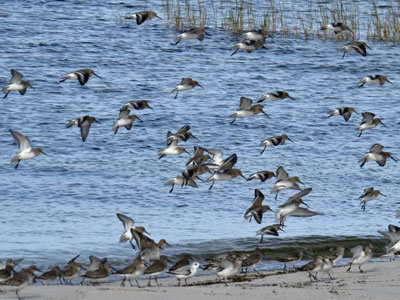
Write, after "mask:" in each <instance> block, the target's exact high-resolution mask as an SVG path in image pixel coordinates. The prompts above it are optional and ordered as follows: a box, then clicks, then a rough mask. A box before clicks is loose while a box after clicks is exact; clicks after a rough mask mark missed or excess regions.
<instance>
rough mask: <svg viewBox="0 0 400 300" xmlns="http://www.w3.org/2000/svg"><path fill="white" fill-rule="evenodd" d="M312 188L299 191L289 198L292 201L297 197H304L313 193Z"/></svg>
mask: <svg viewBox="0 0 400 300" xmlns="http://www.w3.org/2000/svg"><path fill="white" fill-rule="evenodd" d="M311 191H312V188H306V189H304V190H302V191H300V192H298V193H297V194H296V195H294V196H292V197H290V198H289V200H290V201H292V200H294V199H297V198H302V197H304V196H307V195H308V194H309V193H311Z"/></svg>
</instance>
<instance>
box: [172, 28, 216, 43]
mask: <svg viewBox="0 0 400 300" xmlns="http://www.w3.org/2000/svg"><path fill="white" fill-rule="evenodd" d="M204 35H208V36H210V34H208V33H207V32H206V30H205V29H204V28H192V29H189V30H186V31H184V32H182V33H181V34H180V35H178V36H177V37H176V39H175V45H178V44H179V42H180V41H182V40H190V39H198V40H199V41H202V40H203V39H204Z"/></svg>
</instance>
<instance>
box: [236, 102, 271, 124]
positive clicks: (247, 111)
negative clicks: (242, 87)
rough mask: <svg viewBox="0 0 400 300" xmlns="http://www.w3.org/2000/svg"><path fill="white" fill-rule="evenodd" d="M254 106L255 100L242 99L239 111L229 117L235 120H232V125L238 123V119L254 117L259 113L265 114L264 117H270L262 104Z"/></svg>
mask: <svg viewBox="0 0 400 300" xmlns="http://www.w3.org/2000/svg"><path fill="white" fill-rule="evenodd" d="M252 104H253V100H251V99H249V98H246V97H240V105H239V109H238V110H237V111H236V112H235V113H234V114H232V115H230V116H229V118H234V119H233V120H232V122H231V124H233V123H234V122H235V121H236V118H244V117H252V116H255V115H257V114H259V113H263V114H264V115H266V116H267V117H269V116H268V115H267V114H266V113H265V112H264V106H263V105H261V104H256V105H252Z"/></svg>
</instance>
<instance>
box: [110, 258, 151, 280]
mask: <svg viewBox="0 0 400 300" xmlns="http://www.w3.org/2000/svg"><path fill="white" fill-rule="evenodd" d="M145 268H146V266H145V261H144V260H142V259H141V258H140V256H138V257H136V258H135V260H134V261H133V262H132V263H131V264H129V265H128V266H127V267H125V268H122V269H120V270H117V271H115V272H114V273H112V274H113V275H118V276H121V277H124V279H122V282H121V286H125V281H126V279H128V281H129V283H130V285H131V286H133V284H132V282H131V278H135V280H136V284H137V286H138V288H140V285H139V282H138V281H137V278H138V277H140V276H142V275H143V274H144V270H145Z"/></svg>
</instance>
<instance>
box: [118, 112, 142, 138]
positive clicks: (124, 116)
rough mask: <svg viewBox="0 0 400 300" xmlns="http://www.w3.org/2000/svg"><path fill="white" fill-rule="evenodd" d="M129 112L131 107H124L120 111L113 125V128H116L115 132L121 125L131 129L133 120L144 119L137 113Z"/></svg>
mask: <svg viewBox="0 0 400 300" xmlns="http://www.w3.org/2000/svg"><path fill="white" fill-rule="evenodd" d="M129 113H130V110H129V109H124V110H121V111H120V113H119V117H118V119H117V121H116V122H115V123H114V125H113V127H112V129H113V130H114V134H116V133H117V132H118V129H119V128H120V127H121V126H124V127H125V128H126V129H127V130H131V128H132V126H133V121H135V120H136V119H138V120H139V121H142V120H141V119H140V118H139V117H138V116H137V115H134V114H132V115H129Z"/></svg>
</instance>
